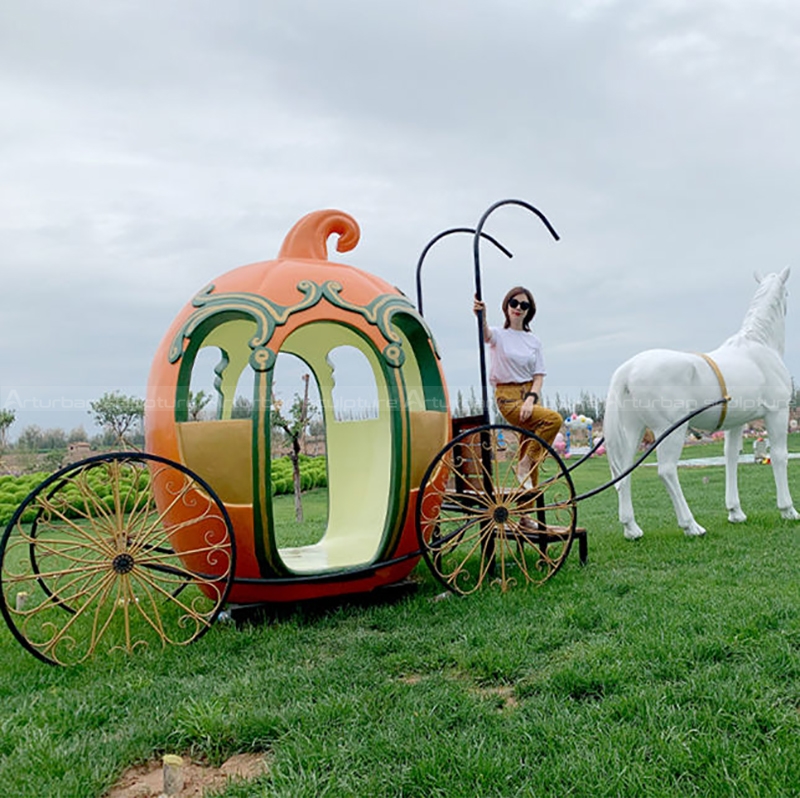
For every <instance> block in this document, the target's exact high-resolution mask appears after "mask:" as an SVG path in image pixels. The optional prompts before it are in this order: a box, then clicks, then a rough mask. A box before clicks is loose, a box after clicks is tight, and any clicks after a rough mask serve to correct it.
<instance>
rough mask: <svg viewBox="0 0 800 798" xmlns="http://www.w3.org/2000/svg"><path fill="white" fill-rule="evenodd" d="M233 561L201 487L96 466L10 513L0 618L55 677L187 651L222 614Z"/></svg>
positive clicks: (231, 546) (216, 511) (170, 472)
mask: <svg viewBox="0 0 800 798" xmlns="http://www.w3.org/2000/svg"><path fill="white" fill-rule="evenodd" d="M235 561H236V548H235V542H234V537H233V529H232V527H231V522H230V518H229V517H228V513H227V511H226V509H225V507H224V506H223V504H222V502H221V501H220V500H219V498H218V497H217V495H216V494H215V493H214V491H213V490H212V489H211V487H210V486H209V485H208V484H207V483H206V482H205V481H204V480H203V479H201V478H200V477H199V476H197V475H196V474H194V473H192V472H191V471H190V470H189V469H188V468H186V467H185V466H183V465H180V464H179V463H174V462H172V461H170V460H166V459H164V458H162V457H157V456H155V455H148V454H142V453H138V452H136V453H133V452H115V453H112V454H107V455H100V456H98V457H92V458H90V459H88V460H83V461H81V462H79V463H75V464H73V465H71V466H67V467H66V468H63V469H61V470H60V471H58V472H56V473H55V474H53V475H52V476H51V477H49V478H48V479H47V480H45V481H44V482H42V483H41V484H40V485H39V486H38V487H37V488H36V489H35V490H34V491H32V492H31V493H30V494H29V495H28V496H27V497H26V499H25V500H24V501H23V503H22V504H21V505H20V506H19V508H18V509H17V511H16V512H15V513H14V516H13V518H12V519H11V521H10V522H9V524H8V526H7V527H6V530H5V534H4V535H3V538H2V541H0V609H2V613H3V616H4V618H5V620H6V623H7V624H8V626H9V627H10V629H11V631H12V632H13V633H14V635H15V636H16V638H17V639H18V640H19V641H20V643H22V645H23V646H24V647H25V648H26V649H28V651H30V652H31V653H32V654H34V655H35V656H36V657H38V658H39V659H41V660H44V661H45V662H49V663H53V664H57V665H74V664H77V663H79V662H83V661H85V660H87V659H89V658H91V657H92V656H93V655H94V654H96V653H97V652H98V651H107V652H110V651H115V650H122V651H126V652H128V653H130V652H132V651H134V650H135V649H138V648H147V647H152V646H159V647H164V646H167V645H186V644H188V643H191V642H192V641H194V640H196V639H197V638H199V637H200V636H201V635H203V634H204V633H205V632H206V631H208V629H209V627H210V626H211V625H212V623H213V622H214V620H215V619H216V617H217V615H218V614H219V612H220V610H221V609H222V607H223V606H224V604H225V601H226V599H227V596H228V593H229V592H230V589H231V585H232V584H233V577H234V567H235Z"/></svg>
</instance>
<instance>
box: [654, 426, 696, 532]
mask: <svg viewBox="0 0 800 798" xmlns="http://www.w3.org/2000/svg"><path fill="white" fill-rule="evenodd" d="M654 431H655V430H654ZM685 439H686V425H685V424H684V425H683V426H682V427H678V429H676V430H675V431H674V432H673V433H672V434H671V435H668V436H667V437H666V438H665V439H664V440H663V441H662V442H661V443H660V444H659V446H658V475H659V476H660V477H661V479H662V480H663V482H664V485H665V486H666V488H667V492H668V493H669V497H670V499H672V506H673V507H674V508H675V515H676V516H677V517H678V526H679V527H680V528H681V529H682V530H683V533H684V534H685V535H705V533H706V530H705V529H703V527H701V526H700V524H698V523H697V521H695V520H694V516H693V515H692V511H691V510H690V509H689V505H688V504H687V503H686V499H685V498H684V496H683V491H682V490H681V483H680V482H679V481H678V460H679V459H680V456H681V452H682V451H683V443H684V440H685Z"/></svg>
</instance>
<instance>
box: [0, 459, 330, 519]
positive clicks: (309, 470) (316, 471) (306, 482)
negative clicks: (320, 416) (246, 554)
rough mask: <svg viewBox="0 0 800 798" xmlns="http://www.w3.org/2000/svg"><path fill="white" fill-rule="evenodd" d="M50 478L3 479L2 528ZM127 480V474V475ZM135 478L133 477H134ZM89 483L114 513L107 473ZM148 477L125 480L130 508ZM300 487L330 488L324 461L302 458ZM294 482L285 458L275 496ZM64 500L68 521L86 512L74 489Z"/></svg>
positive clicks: (275, 477) (275, 475)
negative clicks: (29, 496) (27, 497)
mask: <svg viewBox="0 0 800 798" xmlns="http://www.w3.org/2000/svg"><path fill="white" fill-rule="evenodd" d="M48 476H50V475H49V474H47V473H46V472H44V471H42V472H39V473H36V474H26V475H24V476H19V477H15V476H10V475H3V476H0V525H4V524H7V523H8V522H9V521H10V520H11V517H12V516H13V515H14V513H15V512H16V510H17V508H18V507H19V506H20V504H22V502H23V501H24V500H25V497H26V496H27V495H28V494H29V493H30V492H31V491H32V490H34V489H35V488H36V486H37V485H39V484H40V483H41V482H43V481H44V480H45V479H47V477H48ZM125 476H127V474H126V475H125ZM131 476H132V475H131ZM87 479H88V481H89V485H90V486H91V488H92V491H93V493H94V494H95V496H97V497H98V498H99V499H101V500H102V501H103V504H105V506H106V507H108V508H109V509H111V510H113V509H114V496H113V492H112V490H111V487H110V485H109V484H108V480H107V479H106V478H105V477H104V472H103V470H102V469H100V468H95V469H92V470H91V471H89V472H88V476H87ZM147 479H148V474H147V472H146V471H143V472H141V473H140V474H139V476H138V484H137V485H135V486H134V485H133V484H132V483H131V481H130V480H129V479H128V480H127V481H126V478H125V477H123V495H124V496H126V497H127V502H126V503H127V504H129V505H131V506H133V504H134V500H135V498H136V496H137V495H138V494H139V493H140V492H141V491H143V490H145V489H146V488H147ZM300 484H301V487H302V489H303V490H310V489H311V488H320V487H325V486H326V485H327V484H328V471H327V465H326V460H325V458H324V457H307V456H305V455H300ZM293 491H294V482H293V480H292V463H291V460H289V458H288V457H281V458H278V459H276V460H273V461H272V493H273V495H275V494H282V493H292V492H293ZM61 497H62V498H63V499H65V500H66V499H69V502H68V503H66V504H67V507H68V509H67V510H66V511H65V512H66V515H67V516H68V517H72V518H76V517H79V516H80V515H82V514H83V512H85V510H86V502H85V499H84V498H83V497H82V496H81V493H80V491H79V490H78V488H77V487H76V486H74V485H70V486H69V487H68V488H67V489H66V490H65V491H64V492H63V494H62V495H61ZM34 515H35V510H33V509H31V510H29V511H28V513H27V517H26V515H23V517H22V520H23V521H32V520H33V517H34Z"/></svg>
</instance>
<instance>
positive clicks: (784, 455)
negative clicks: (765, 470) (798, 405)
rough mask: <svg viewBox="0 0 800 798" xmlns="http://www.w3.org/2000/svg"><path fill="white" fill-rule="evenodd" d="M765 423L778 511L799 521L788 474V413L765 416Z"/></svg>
mask: <svg viewBox="0 0 800 798" xmlns="http://www.w3.org/2000/svg"><path fill="white" fill-rule="evenodd" d="M764 423H765V424H766V427H767V434H768V435H769V457H770V460H772V475H773V476H774V477H775V490H776V492H777V494H778V510H780V513H781V517H782V518H787V519H789V520H790V521H797V520H798V519H800V514H798V512H797V510H795V509H794V504H793V503H792V495H791V493H789V480H788V477H787V474H786V467H787V464H788V461H789V449H788V446H787V445H786V436H787V427H788V423H789V414H788V411H786V412H785V411H779V412H776V413H769V414H767V415H766V416H764Z"/></svg>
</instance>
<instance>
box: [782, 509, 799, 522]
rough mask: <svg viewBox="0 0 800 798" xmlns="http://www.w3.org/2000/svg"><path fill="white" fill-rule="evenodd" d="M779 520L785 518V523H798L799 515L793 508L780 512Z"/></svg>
mask: <svg viewBox="0 0 800 798" xmlns="http://www.w3.org/2000/svg"><path fill="white" fill-rule="evenodd" d="M781 518H785V519H786V520H787V521H800V513H798V512H797V510H795V509H794V507H789V508H787V509H786V510H781Z"/></svg>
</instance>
